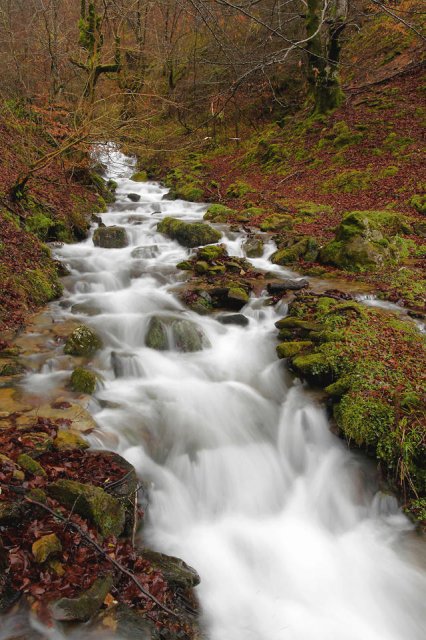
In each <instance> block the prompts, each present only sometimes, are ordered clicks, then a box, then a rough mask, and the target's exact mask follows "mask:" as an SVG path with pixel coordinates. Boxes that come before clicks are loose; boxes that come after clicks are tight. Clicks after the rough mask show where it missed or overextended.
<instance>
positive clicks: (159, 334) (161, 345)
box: [145, 316, 169, 351]
mask: <svg viewBox="0 0 426 640" xmlns="http://www.w3.org/2000/svg"><path fill="white" fill-rule="evenodd" d="M145 344H146V346H147V347H149V348H150V349H156V350H157V351H166V350H167V349H168V348H169V339H168V337H167V330H166V327H165V325H164V323H163V322H162V321H161V319H160V318H157V317H156V316H153V317H152V318H151V320H150V321H149V325H148V330H147V333H146V336H145Z"/></svg>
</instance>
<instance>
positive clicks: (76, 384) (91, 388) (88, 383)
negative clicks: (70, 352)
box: [71, 367, 97, 394]
mask: <svg viewBox="0 0 426 640" xmlns="http://www.w3.org/2000/svg"><path fill="white" fill-rule="evenodd" d="M96 384H97V376H96V373H93V371H89V369H84V368H83V367H77V369H74V371H73V372H72V374H71V388H72V390H73V391H76V392H78V393H88V394H92V393H94V392H95V389H96Z"/></svg>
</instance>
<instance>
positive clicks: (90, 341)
mask: <svg viewBox="0 0 426 640" xmlns="http://www.w3.org/2000/svg"><path fill="white" fill-rule="evenodd" d="M101 347H102V341H101V339H100V338H99V336H97V335H96V333H95V332H94V331H92V329H90V328H89V327H86V325H84V324H82V325H80V326H79V327H77V328H76V329H74V331H73V332H72V333H71V334H70V335H69V336H68V339H67V341H66V343H65V348H64V352H65V353H66V354H67V355H70V356H83V357H90V356H92V355H93V354H94V353H95V352H96V351H97V350H98V349H100V348H101Z"/></svg>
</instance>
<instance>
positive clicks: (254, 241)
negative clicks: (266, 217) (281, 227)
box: [243, 237, 263, 258]
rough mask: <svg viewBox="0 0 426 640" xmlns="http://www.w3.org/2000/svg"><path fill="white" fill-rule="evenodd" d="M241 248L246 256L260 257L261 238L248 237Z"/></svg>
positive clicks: (261, 254) (261, 253) (261, 248)
mask: <svg viewBox="0 0 426 640" xmlns="http://www.w3.org/2000/svg"><path fill="white" fill-rule="evenodd" d="M243 249H244V252H245V254H246V256H247V257H248V258H261V257H262V256H263V240H262V239H261V238H256V237H254V238H248V239H247V240H246V241H245V242H244V244H243Z"/></svg>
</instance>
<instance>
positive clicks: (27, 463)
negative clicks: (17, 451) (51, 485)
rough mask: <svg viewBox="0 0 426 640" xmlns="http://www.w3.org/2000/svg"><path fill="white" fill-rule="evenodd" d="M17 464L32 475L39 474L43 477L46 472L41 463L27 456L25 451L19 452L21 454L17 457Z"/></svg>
mask: <svg viewBox="0 0 426 640" xmlns="http://www.w3.org/2000/svg"><path fill="white" fill-rule="evenodd" d="M18 464H19V466H20V467H21V469H24V470H25V471H28V473H31V474H32V475H33V476H41V477H43V478H45V477H46V472H45V470H44V469H43V467H42V466H41V464H40V463H39V462H37V460H34V458H32V457H31V456H29V455H28V454H27V453H21V455H20V456H19V457H18Z"/></svg>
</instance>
